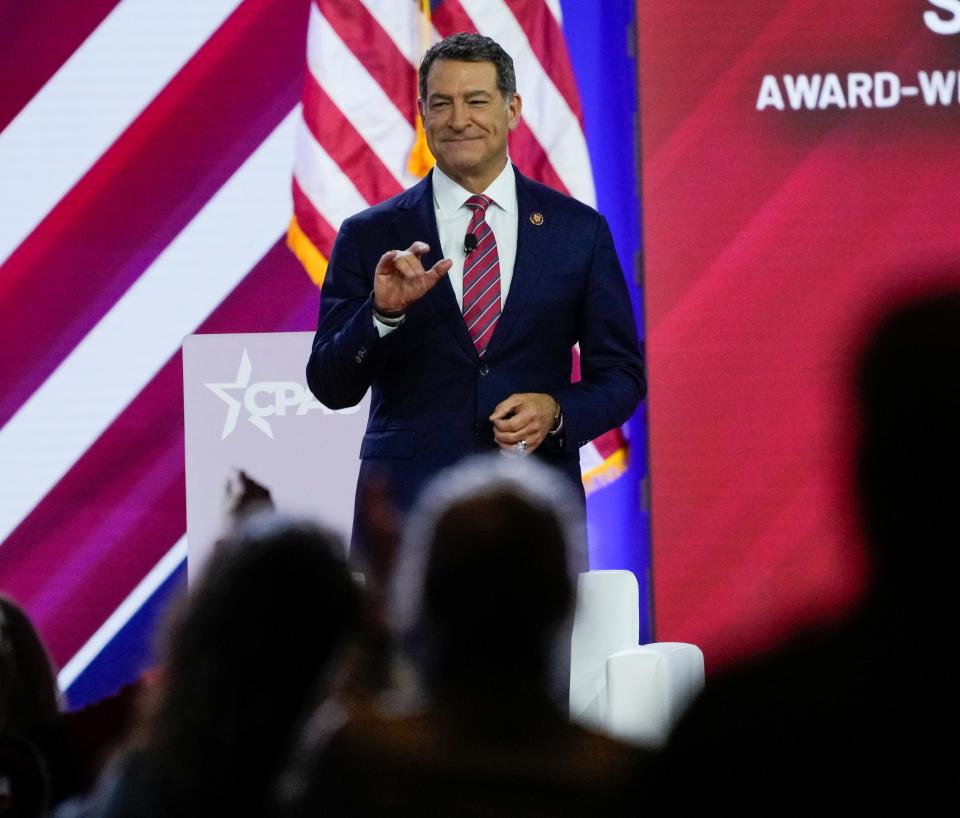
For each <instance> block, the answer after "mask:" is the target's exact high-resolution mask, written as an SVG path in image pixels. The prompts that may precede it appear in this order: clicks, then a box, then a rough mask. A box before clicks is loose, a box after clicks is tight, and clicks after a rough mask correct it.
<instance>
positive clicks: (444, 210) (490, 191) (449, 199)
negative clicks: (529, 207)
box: [433, 161, 517, 219]
mask: <svg viewBox="0 0 960 818" xmlns="http://www.w3.org/2000/svg"><path fill="white" fill-rule="evenodd" d="M483 194H484V195H485V196H489V197H490V198H491V199H493V203H494V204H495V205H497V207H499V208H500V209H501V210H505V211H506V212H507V213H516V212H517V185H516V181H515V177H514V175H513V163H512V162H509V161H508V162H507V164H506V165H504V167H503V170H502V171H500V173H499V175H498V176H497V178H496V179H494V180H493V181H492V182H491V183H490V184H489V185H488V186H487V189H486V190H484V191H483ZM472 195H473V194H472V193H471V192H470V191H469V190H467V189H466V188H463V187H461V186H460V185H458V184H457V183H456V182H454V181H453V179H451V178H450V177H449V176H447V174H445V173H444V172H443V171H442V170H440V168H439V167H437V166H434V168H433V203H434V205H435V206H436V208H437V210H439V211H440V215H441V216H442V217H443V218H444V219H450V218H452V217H453V216H454V215H455V214H456V212H457V211H458V210H459V209H460V208H461V207H463V203H464V202H466V201H467V199H469V198H470V197H471V196H472Z"/></svg>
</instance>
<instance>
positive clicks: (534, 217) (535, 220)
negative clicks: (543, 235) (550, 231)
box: [530, 211, 543, 227]
mask: <svg viewBox="0 0 960 818" xmlns="http://www.w3.org/2000/svg"><path fill="white" fill-rule="evenodd" d="M530 221H531V223H532V224H535V225H536V226H537V227H539V226H540V225H541V224H543V213H538V212H537V211H534V212H533V213H531V214H530Z"/></svg>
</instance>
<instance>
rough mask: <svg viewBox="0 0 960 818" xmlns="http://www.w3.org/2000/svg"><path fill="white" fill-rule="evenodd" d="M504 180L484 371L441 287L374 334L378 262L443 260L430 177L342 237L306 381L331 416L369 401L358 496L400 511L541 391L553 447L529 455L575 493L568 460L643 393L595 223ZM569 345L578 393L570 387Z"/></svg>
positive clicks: (576, 470)
mask: <svg viewBox="0 0 960 818" xmlns="http://www.w3.org/2000/svg"><path fill="white" fill-rule="evenodd" d="M515 172H516V181H517V203H518V205H519V215H518V219H519V224H518V236H517V255H516V262H515V265H514V273H513V280H512V282H511V285H510V291H509V293H508V295H507V299H506V302H505V304H504V307H503V312H502V315H501V317H500V320H499V323H498V324H497V327H496V330H495V331H494V334H493V337H492V339H491V341H490V344H489V346H488V348H487V351H486V354H485V355H484V357H483V359H481V358H480V357H479V356H478V355H477V352H476V349H475V348H474V346H473V342H472V341H471V340H470V336H469V335H468V334H467V330H466V326H465V324H464V321H463V315H462V313H461V311H460V308H459V306H458V304H457V300H456V297H455V295H454V292H453V287H452V286H451V284H450V282H449V280H448V279H447V278H446V277H444V278H442V279H441V280H440V281H439V282H438V283H437V284H436V285H435V286H434V287H433V289H431V290H430V291H429V292H428V293H427V294H426V295H425V296H424V297H423V298H422V299H420V300H419V301H417V302H416V303H414V304H412V305H411V306H410V307H409V308H408V310H407V315H406V320H405V321H404V323H403V324H402V325H401V326H400V327H399V328H397V329H395V330H394V331H393V332H391V333H389V334H387V335H386V336H384V337H382V338H381V337H380V336H379V334H378V333H377V330H376V328H375V327H374V323H373V318H372V297H371V291H372V290H373V275H374V270H375V268H376V266H377V262H378V261H379V260H380V257H381V256H382V255H383V254H384V253H385V252H387V251H388V250H391V249H405V248H407V247H409V246H410V245H411V244H412V243H413V242H414V241H425V242H427V244H429V245H430V252H429V253H428V254H427V255H426V256H424V257H423V258H422V259H421V261H422V263H423V266H424V268H425V269H429V268H430V267H431V266H432V265H433V264H435V263H436V262H437V261H439V260H440V259H441V258H442V257H443V256H442V252H441V247H440V239H439V238H438V235H437V225H436V218H435V216H434V206H433V188H432V181H431V180H432V174H430V175H428V176H427V177H426V178H425V179H424V180H423V181H421V182H420V183H419V184H417V185H415V186H414V187H412V188H410V189H409V190H407V191H405V192H403V193H401V194H400V195H399V196H395V197H394V198H392V199H389V200H388V201H386V202H382V203H381V204H378V205H376V206H374V207H372V208H370V209H369V210H365V211H363V212H362V213H359V214H357V215H355V216H352V217H351V218H349V219H347V220H346V221H344V222H343V225H342V226H341V228H340V232H339V233H338V235H337V239H336V242H335V243H334V247H333V252H332V253H331V255H330V261H329V265H328V268H327V275H326V279H325V280H324V284H323V289H322V293H321V304H320V320H319V324H318V328H317V334H316V337H315V339H314V342H313V350H312V353H311V355H310V361H309V363H308V364H307V381H308V383H309V385H310V388H311V390H312V391H313V393H314V394H315V395H316V396H317V398H318V399H319V400H320V401H321V402H322V403H323V404H325V405H326V406H328V407H330V408H333V409H337V408H345V407H348V406H353V405H356V404H357V403H359V402H360V400H361V399H362V398H363V396H364V393H365V392H366V391H367V389H368V388H370V389H372V394H371V405H370V417H369V420H368V423H367V430H366V434H365V435H364V438H363V442H362V444H361V447H360V457H361V460H362V463H361V467H360V479H359V483H358V487H357V489H358V496H359V492H360V491H361V490H362V489H363V486H364V484H365V483H366V481H367V480H369V479H370V477H371V475H372V474H373V473H375V472H377V473H380V474H382V475H383V476H385V477H386V479H387V480H388V482H389V485H390V489H391V491H392V492H393V494H394V496H395V499H396V502H397V503H398V505H399V506H400V507H401V508H402V509H407V508H409V507H410V506H411V505H412V503H413V502H414V500H415V499H416V495H417V493H418V492H419V490H420V488H421V487H422V485H423V483H424V482H425V481H426V480H428V479H429V478H430V477H431V476H433V475H434V474H436V473H437V472H438V471H440V470H441V469H442V468H443V467H445V466H448V465H450V464H452V463H454V462H456V461H457V460H459V459H461V458H463V457H464V456H466V455H468V454H471V453H474V452H480V451H484V450H492V449H495V448H496V444H495V443H494V440H493V427H492V424H491V423H490V421H489V420H488V417H489V416H490V414H491V413H492V412H493V409H494V407H495V406H496V405H497V404H498V403H500V401H502V400H503V399H504V398H506V397H508V396H509V395H510V394H512V393H514V392H546V393H549V394H551V395H553V396H554V398H556V399H557V401H558V402H559V403H560V406H561V408H562V410H563V417H564V434H563V435H562V437H558V438H547V440H545V441H544V443H543V444H542V445H541V446H540V447H539V448H538V449H537V451H536V455H538V456H540V457H541V458H543V459H544V460H546V461H547V462H550V463H552V464H554V465H556V466H557V467H559V468H560V469H562V470H563V471H564V472H565V473H566V474H567V475H568V476H569V477H570V478H571V479H572V480H573V481H574V482H575V483H576V485H577V486H578V487H579V486H580V485H581V483H580V466H579V447H580V446H581V445H582V444H584V443H586V442H587V441H589V440H591V439H592V438H594V437H597V436H598V435H600V434H602V433H603V432H606V431H608V430H609V429H613V428H615V427H617V426H619V425H620V424H622V423H623V422H624V421H626V420H627V418H629V417H630V415H631V414H632V413H633V411H634V409H635V408H636V406H637V404H638V403H639V401H640V400H641V398H642V397H643V395H644V393H645V391H646V382H645V379H644V370H643V359H642V357H641V353H640V350H639V346H638V342H637V332H636V326H635V323H634V318H633V310H632V307H631V303H630V297H629V295H628V292H627V287H626V283H625V281H624V277H623V272H622V271H621V269H620V264H619V262H618V260H617V256H616V253H615V251H614V247H613V240H612V238H611V235H610V229H609V227H608V226H607V223H606V220H605V219H604V218H603V217H602V216H601V215H600V214H599V213H597V212H596V211H595V210H593V209H592V208H590V207H588V206H586V205H584V204H582V203H580V202H578V201H576V200H574V199H571V198H570V197H568V196H564V195H562V194H560V193H558V192H556V191H554V190H552V189H550V188H548V187H545V186H544V185H541V184H538V183H536V182H534V181H532V180H530V179H527V178H526V177H524V176H522V175H521V174H520V173H519V172H518V171H516V169H515ZM533 214H540V215H541V216H542V220H541V219H540V218H539V217H538V218H535V219H531V216H532V215H533ZM535 222H541V223H539V224H537V223H535ZM577 342H579V344H580V366H581V380H580V382H579V383H575V384H571V383H570V370H571V363H572V347H573V345H574V344H576V343H577ZM580 490H581V492H582V488H581V489H580Z"/></svg>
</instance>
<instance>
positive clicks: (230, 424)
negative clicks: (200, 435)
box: [204, 348, 273, 440]
mask: <svg viewBox="0 0 960 818" xmlns="http://www.w3.org/2000/svg"><path fill="white" fill-rule="evenodd" d="M252 373H253V366H252V365H251V363H250V355H249V354H248V353H247V350H246V348H244V350H243V355H241V356H240V366H239V367H238V368H237V377H236V380H234V381H233V382H232V383H205V384H204V386H205V387H207V389H209V390H210V391H211V392H213V394H214V395H216V396H217V397H218V398H220V399H221V400H222V401H223V402H224V403H226V404H227V417H226V419H225V420H224V421H223V432H221V434H220V439H221V440H224V439H225V438H226V437H228V436H229V435H230V434H232V433H233V430H234V429H236V428H237V420H239V418H240V405H241V402H240V401H239V400H238V399H237V398H235V397H234V396H233V395H231V394H230V391H229V390H234V389H240V390H242V391H243V392H246V389H247V387H248V386H249V385H250V375H251V374H252ZM250 422H251V423H253V424H255V425H256V426H257V428H258V429H260V431H262V432H265V433H266V434H267V435H268V436H269V437H273V432H272V430H271V429H270V425H269V424H268V423H267V422H266V421H265V420H263V419H262V418H253V417H251V418H250ZM263 426H266V427H267V428H266V429H264V428H263Z"/></svg>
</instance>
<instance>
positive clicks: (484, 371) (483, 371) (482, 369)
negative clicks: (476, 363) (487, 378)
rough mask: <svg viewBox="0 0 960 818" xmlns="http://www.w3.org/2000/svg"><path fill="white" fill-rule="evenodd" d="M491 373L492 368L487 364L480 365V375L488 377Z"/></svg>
mask: <svg viewBox="0 0 960 818" xmlns="http://www.w3.org/2000/svg"><path fill="white" fill-rule="evenodd" d="M489 371H490V367H489V366H487V365H486V364H480V374H481V375H486V374H487V373H488V372H489Z"/></svg>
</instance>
